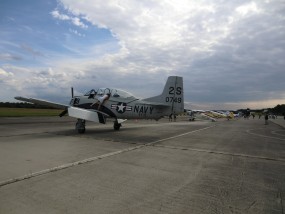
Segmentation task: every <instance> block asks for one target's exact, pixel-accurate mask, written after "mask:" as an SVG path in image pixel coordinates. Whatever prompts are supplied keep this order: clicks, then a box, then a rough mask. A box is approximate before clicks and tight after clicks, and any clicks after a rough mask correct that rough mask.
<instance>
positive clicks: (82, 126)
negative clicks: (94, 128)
mask: <svg viewBox="0 0 285 214" xmlns="http://www.w3.org/2000/svg"><path fill="white" fill-rule="evenodd" d="M75 129H76V130H77V131H78V133H79V134H83V133H85V120H82V119H78V120H77V122H76V125H75Z"/></svg>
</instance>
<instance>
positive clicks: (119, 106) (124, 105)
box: [111, 102, 132, 114]
mask: <svg viewBox="0 0 285 214" xmlns="http://www.w3.org/2000/svg"><path fill="white" fill-rule="evenodd" d="M111 109H116V111H117V112H118V113H120V114H122V113H124V112H125V111H132V106H127V103H122V102H119V103H118V104H112V105H111Z"/></svg>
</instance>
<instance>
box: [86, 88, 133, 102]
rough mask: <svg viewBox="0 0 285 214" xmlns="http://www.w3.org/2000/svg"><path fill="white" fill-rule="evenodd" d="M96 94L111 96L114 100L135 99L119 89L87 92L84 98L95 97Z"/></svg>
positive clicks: (101, 89)
mask: <svg viewBox="0 0 285 214" xmlns="http://www.w3.org/2000/svg"><path fill="white" fill-rule="evenodd" d="M96 94H98V95H101V96H102V95H104V94H111V97H110V98H112V97H115V98H125V99H136V98H135V96H134V95H132V94H131V93H129V92H126V91H124V90H121V89H115V88H99V89H97V90H94V89H92V90H90V91H88V92H87V93H86V94H85V95H84V96H93V97H94V96H95V95H96Z"/></svg>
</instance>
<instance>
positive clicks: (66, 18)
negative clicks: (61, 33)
mask: <svg viewBox="0 0 285 214" xmlns="http://www.w3.org/2000/svg"><path fill="white" fill-rule="evenodd" d="M51 15H52V16H53V17H54V18H56V19H59V20H63V21H71V22H72V23H73V24H74V25H75V26H77V27H81V28H84V29H87V28H88V25H86V24H84V23H83V22H82V21H81V20H80V18H78V17H71V16H68V15H66V14H61V13H60V12H59V11H58V10H54V11H52V12H51Z"/></svg>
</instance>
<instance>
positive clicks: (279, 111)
mask: <svg viewBox="0 0 285 214" xmlns="http://www.w3.org/2000/svg"><path fill="white" fill-rule="evenodd" d="M269 112H272V113H273V114H276V115H284V114H285V104H282V105H277V106H275V107H274V108H271V109H269Z"/></svg>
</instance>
